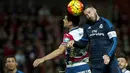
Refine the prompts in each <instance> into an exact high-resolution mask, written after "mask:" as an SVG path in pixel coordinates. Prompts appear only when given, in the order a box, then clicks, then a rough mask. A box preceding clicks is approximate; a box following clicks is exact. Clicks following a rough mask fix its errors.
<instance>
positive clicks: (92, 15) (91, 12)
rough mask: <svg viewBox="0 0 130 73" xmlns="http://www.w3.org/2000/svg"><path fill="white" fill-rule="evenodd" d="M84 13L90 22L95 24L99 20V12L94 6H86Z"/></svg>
mask: <svg viewBox="0 0 130 73" xmlns="http://www.w3.org/2000/svg"><path fill="white" fill-rule="evenodd" d="M83 13H84V15H85V16H86V17H87V19H88V20H90V21H93V22H94V21H96V20H97V16H98V14H97V10H96V9H95V8H94V7H93V6H92V5H86V6H85V8H84V11H83Z"/></svg>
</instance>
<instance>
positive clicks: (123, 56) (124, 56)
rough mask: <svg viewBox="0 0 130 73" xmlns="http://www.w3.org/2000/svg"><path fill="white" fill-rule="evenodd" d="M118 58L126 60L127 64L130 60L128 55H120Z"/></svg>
mask: <svg viewBox="0 0 130 73" xmlns="http://www.w3.org/2000/svg"><path fill="white" fill-rule="evenodd" d="M118 58H125V60H126V62H128V58H127V56H126V55H120V56H118Z"/></svg>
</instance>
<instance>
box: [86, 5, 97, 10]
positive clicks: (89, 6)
mask: <svg viewBox="0 0 130 73" xmlns="http://www.w3.org/2000/svg"><path fill="white" fill-rule="evenodd" d="M87 8H95V6H93V5H92V4H86V5H85V6H84V10H85V9H87Z"/></svg>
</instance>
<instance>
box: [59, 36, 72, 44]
mask: <svg viewBox="0 0 130 73" xmlns="http://www.w3.org/2000/svg"><path fill="white" fill-rule="evenodd" d="M71 40H74V38H73V36H72V35H71V34H68V33H65V34H64V37H63V41H62V43H61V44H62V45H66V44H67V43H68V42H69V41H71Z"/></svg>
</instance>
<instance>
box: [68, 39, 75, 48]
mask: <svg viewBox="0 0 130 73" xmlns="http://www.w3.org/2000/svg"><path fill="white" fill-rule="evenodd" d="M73 44H74V40H71V41H69V42H68V43H67V47H69V48H73Z"/></svg>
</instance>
